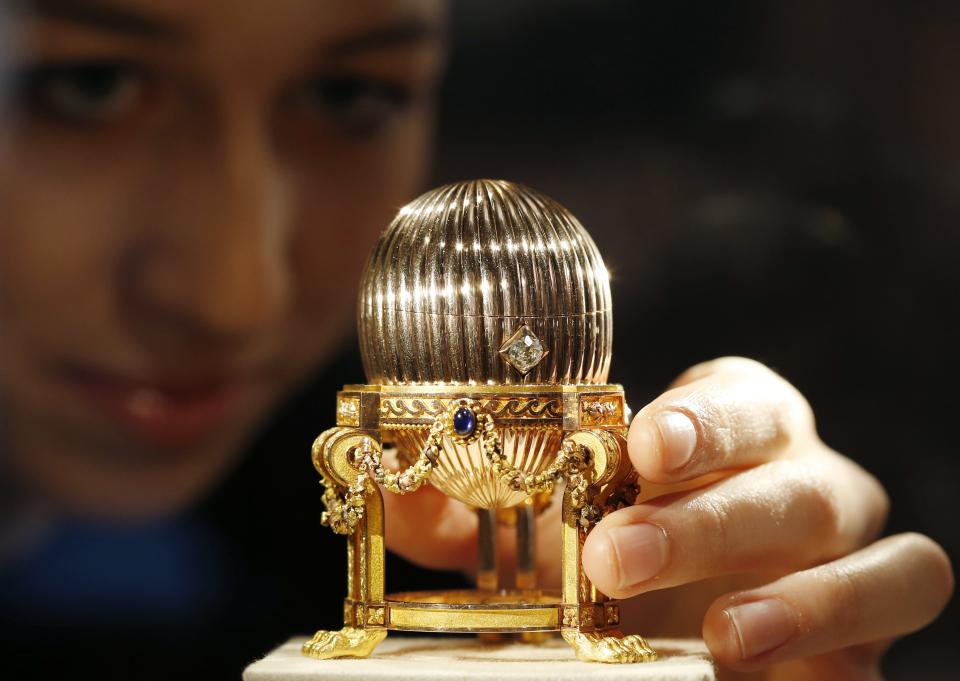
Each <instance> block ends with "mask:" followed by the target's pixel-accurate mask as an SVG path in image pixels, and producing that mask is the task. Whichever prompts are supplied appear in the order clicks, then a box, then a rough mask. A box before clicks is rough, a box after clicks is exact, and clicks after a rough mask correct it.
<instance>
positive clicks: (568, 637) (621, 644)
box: [562, 629, 657, 664]
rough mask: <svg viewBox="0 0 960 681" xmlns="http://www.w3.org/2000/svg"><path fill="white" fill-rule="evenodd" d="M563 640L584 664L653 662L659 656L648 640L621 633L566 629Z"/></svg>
mask: <svg viewBox="0 0 960 681" xmlns="http://www.w3.org/2000/svg"><path fill="white" fill-rule="evenodd" d="M562 634H563V639H564V640H565V641H566V642H567V643H569V644H570V646H571V647H572V648H573V651H574V652H575V653H576V654H577V657H578V658H579V659H581V660H583V661H584V662H608V663H610V662H612V663H618V664H624V663H630V662H652V661H653V660H656V659H657V654H656V653H655V652H654V651H653V648H651V647H650V645H649V644H648V643H647V641H646V639H644V638H643V637H642V636H637V635H636V634H631V635H629V636H624V635H623V634H621V633H620V632H615V633H601V632H597V631H588V632H579V631H574V630H570V629H565V630H564V631H563V632H562Z"/></svg>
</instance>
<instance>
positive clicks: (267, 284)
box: [127, 116, 290, 344]
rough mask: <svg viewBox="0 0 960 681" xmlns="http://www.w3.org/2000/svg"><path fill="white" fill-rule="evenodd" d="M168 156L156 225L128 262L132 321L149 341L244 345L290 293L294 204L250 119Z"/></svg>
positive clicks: (266, 138) (225, 125) (258, 128)
mask: <svg viewBox="0 0 960 681" xmlns="http://www.w3.org/2000/svg"><path fill="white" fill-rule="evenodd" d="M218 127H219V130H218V131H217V132H216V133H215V134H213V135H212V136H211V137H210V138H209V139H206V140H200V141H199V142H198V143H195V144H193V145H186V146H189V148H188V149H183V150H180V151H172V152H170V153H169V154H167V155H166V157H167V158H175V159H176V162H175V163H169V164H165V165H166V168H165V170H164V172H163V174H164V177H163V178H160V180H161V182H162V184H161V185H160V186H162V187H164V188H165V189H164V190H163V191H162V192H161V193H160V195H159V196H157V197H156V198H157V201H156V204H155V205H156V209H154V212H153V215H154V217H153V218H152V219H151V218H149V217H148V218H147V220H148V223H150V225H151V227H150V229H149V230H147V232H148V236H147V237H146V238H145V239H143V240H142V241H141V243H140V246H139V248H138V249H137V251H138V252H137V254H136V256H135V257H133V258H132V259H131V263H133V264H132V267H131V268H130V269H129V279H130V281H129V282H127V283H128V284H129V285H128V286H127V291H129V294H130V295H129V300H130V301H131V303H132V305H131V306H130V309H129V311H130V313H131V319H133V320H134V323H135V325H136V326H137V328H138V330H140V331H141V332H142V333H143V334H144V335H146V337H147V338H148V339H149V340H150V342H153V343H157V342H160V343H167V344H168V343H171V342H175V343H184V342H188V343H192V344H197V343H198V341H200V340H203V341H205V342H210V341H215V342H216V343H217V344H223V343H230V342H243V341H246V340H247V339H249V338H250V337H251V336H255V335H257V334H258V333H260V332H262V331H263V330H264V329H267V328H269V327H270V325H272V324H275V323H276V321H277V319H278V317H279V316H280V315H281V314H282V313H283V311H284V309H285V307H286V305H287V302H288V296H289V288H290V275H289V262H288V260H289V258H288V241H289V238H288V237H289V233H290V225H289V222H290V219H289V214H290V200H289V195H288V194H289V192H288V188H287V186H286V183H285V181H284V177H283V172H282V168H281V167H280V165H279V164H278V162H277V160H276V158H275V156H274V154H273V150H272V148H271V146H270V144H269V135H268V134H267V133H266V131H265V130H264V129H263V126H261V125H260V124H259V123H258V121H257V119H256V118H254V117H253V116H248V117H244V118H241V119H239V120H236V119H235V120H232V121H228V122H224V123H221V125H220V126H218Z"/></svg>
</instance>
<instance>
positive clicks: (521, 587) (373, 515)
mask: <svg viewBox="0 0 960 681" xmlns="http://www.w3.org/2000/svg"><path fill="white" fill-rule="evenodd" d="M625 410H626V407H625V404H624V396H623V390H622V388H621V387H620V386H618V385H564V384H550V385H494V386H464V385H459V386H404V385H352V386H345V387H344V389H343V391H341V392H340V393H338V402H337V427H335V428H332V429H330V430H328V431H326V432H325V433H323V434H322V435H321V436H320V437H319V438H317V440H316V442H315V443H314V446H313V463H314V466H315V467H316V469H317V470H318V471H319V472H320V475H321V477H322V481H323V483H324V484H325V485H326V487H327V489H326V492H325V494H324V503H325V504H326V507H327V512H326V513H325V514H324V522H325V524H327V525H329V526H330V527H331V528H332V529H333V530H334V531H336V532H338V533H341V534H346V535H348V539H349V541H348V551H349V554H348V555H349V559H348V572H347V584H348V595H347V598H346V600H345V601H344V618H343V619H344V627H343V628H342V629H340V630H339V631H318V632H317V633H316V635H315V636H314V637H313V638H312V639H311V640H310V641H308V642H307V643H305V644H304V646H303V652H304V654H306V655H309V656H311V657H316V658H331V657H365V656H367V655H369V654H370V653H371V652H372V651H373V649H374V648H375V647H376V646H377V644H379V643H380V642H381V641H383V639H384V638H385V637H386V635H387V631H390V630H394V631H426V632H519V633H523V634H525V635H528V636H530V635H533V634H534V632H551V631H559V632H560V633H561V635H562V636H563V638H564V639H565V640H566V641H567V642H568V643H569V644H570V645H571V646H572V647H573V649H574V650H575V651H576V654H577V657H579V658H580V659H581V660H586V661H598V662H640V661H647V660H652V659H654V658H655V653H654V652H653V650H651V649H650V647H649V646H648V645H647V643H646V641H645V640H644V639H643V638H642V637H640V636H635V635H631V636H624V635H623V634H621V633H620V632H619V631H618V630H617V626H618V624H619V622H620V610H619V605H618V604H617V602H616V601H613V600H611V599H609V598H607V597H606V596H604V595H603V594H602V593H600V592H599V591H597V589H596V588H595V587H594V586H593V585H592V584H591V583H590V581H589V580H588V579H587V577H586V575H585V574H584V572H583V568H582V564H581V560H580V551H581V548H582V546H583V541H584V538H585V537H586V534H587V532H589V530H590V528H591V527H592V526H593V524H595V523H596V521H597V520H599V519H600V518H601V517H602V516H603V515H604V514H605V513H607V512H610V511H611V510H615V509H617V508H620V507H622V506H624V505H628V504H631V503H633V501H634V499H635V497H636V494H637V481H636V475H635V473H634V472H633V469H632V467H631V465H630V462H629V459H628V458H627V455H626V442H625V435H626V425H625V423H626V419H625ZM387 445H394V446H396V447H397V451H398V454H399V457H400V460H401V464H402V465H403V466H404V468H403V469H402V470H398V471H394V470H388V469H387V468H385V467H384V466H383V465H382V464H381V454H382V451H383V447H385V446H387ZM411 453H417V455H416V457H415V458H414V456H413V455H412V454H411ZM428 479H429V481H430V483H431V484H432V485H434V486H435V487H437V488H438V489H440V490H441V491H443V492H444V493H446V494H448V495H450V496H452V497H454V498H457V499H460V500H461V501H463V502H464V503H467V504H469V505H471V506H474V507H475V508H477V509H478V510H477V513H478V514H479V518H480V528H479V548H480V551H479V561H480V565H479V575H478V588H477V589H476V590H470V591H442V592H419V593H400V594H393V595H385V594H384V543H383V541H384V537H383V533H384V529H383V528H384V523H383V520H384V519H383V498H382V496H381V489H380V487H381V486H382V487H383V488H384V489H386V490H387V491H389V492H392V493H399V494H404V493H406V492H411V491H414V490H416V489H417V488H418V487H420V485H422V484H423V483H424V482H425V481H427V480H428ZM559 482H564V483H565V488H564V492H563V501H562V504H563V506H562V523H563V527H562V555H561V556H560V560H561V563H562V580H563V581H562V589H561V591H560V592H558V593H555V592H549V591H543V590H539V589H537V584H536V556H535V516H536V514H537V512H538V511H539V510H541V509H542V507H543V506H544V505H546V504H547V503H549V498H550V493H551V492H552V490H553V487H554V485H555V484H557V483H559ZM503 509H512V510H513V512H514V513H515V518H516V528H517V556H518V558H517V578H516V581H517V584H516V586H515V588H513V589H503V588H501V586H500V584H499V583H498V580H497V570H496V565H497V563H496V541H495V529H496V513H497V511H498V510H501V511H502V510H503Z"/></svg>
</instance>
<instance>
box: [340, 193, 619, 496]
mask: <svg viewBox="0 0 960 681" xmlns="http://www.w3.org/2000/svg"><path fill="white" fill-rule="evenodd" d="M358 307H359V309H358V327H359V328H358V330H359V337H360V348H361V353H362V358H363V366H364V370H365V372H366V377H367V382H368V383H369V384H378V385H381V386H385V387H386V386H462V387H463V393H464V395H469V393H470V387H471V386H503V387H504V391H503V393H502V395H500V394H498V397H496V398H494V399H495V400H500V402H501V404H498V405H494V406H495V407H497V408H498V409H501V411H502V410H504V409H505V410H506V411H507V412H509V411H510V409H511V404H510V400H511V395H512V394H522V393H523V392H524V391H525V390H531V389H533V386H536V389H538V390H542V389H543V388H544V387H545V386H560V385H597V384H604V383H606V381H607V375H608V373H609V369H610V357H611V331H612V328H611V327H612V312H611V302H610V284H609V278H608V275H607V270H606V268H605V267H604V264H603V260H602V258H601V257H600V253H599V251H598V250H597V247H596V245H595V244H594V243H593V240H592V239H591V238H590V235H589V234H588V233H587V231H586V230H585V229H584V228H583V226H582V225H581V224H580V223H579V222H578V221H577V219H576V218H575V217H574V216H573V215H572V214H571V213H570V212H569V211H568V210H567V209H565V208H564V207H563V206H561V205H560V204H558V203H557V202H556V201H554V200H552V199H550V198H548V197H546V196H544V195H542V194H540V193H538V192H536V191H533V190H531V189H529V188H527V187H524V186H522V185H519V184H514V183H511V182H505V181H501V180H475V181H469V182H461V183H457V184H451V185H447V186H444V187H440V188H438V189H434V190H432V191H430V192H428V193H426V194H424V195H423V196H421V197H419V198H418V199H416V200H414V201H413V202H411V203H410V204H408V205H407V206H405V207H403V208H402V209H401V210H400V211H399V213H398V215H397V216H396V218H395V219H394V220H393V222H392V223H391V224H390V225H389V226H388V227H387V229H386V230H385V231H384V232H383V233H382V234H381V236H380V239H379V241H378V243H377V245H376V247H375V248H374V250H373V253H372V254H371V256H370V259H369V261H368V263H367V266H366V269H365V271H364V274H363V277H362V279H361V289H360V297H359V305H358ZM423 406H424V411H425V413H431V412H430V405H423ZM527 408H529V403H528V405H527ZM534 408H535V407H534ZM544 408H545V409H548V408H550V407H549V403H544ZM499 431H500V433H501V437H502V438H503V441H502V451H503V453H504V455H505V456H506V457H507V460H508V461H509V462H510V464H511V465H513V466H516V467H517V468H518V469H520V470H521V471H523V472H525V473H528V474H536V473H538V472H539V471H541V470H542V469H543V468H545V467H546V466H548V465H549V464H550V462H551V461H552V460H553V459H554V458H555V457H556V454H557V452H558V450H559V448H560V442H561V438H562V432H561V429H560V428H559V427H558V428H556V429H553V430H551V429H543V428H537V429H531V428H524V427H522V426H510V427H504V428H500V429H499ZM427 435H428V433H427V431H426V430H425V429H423V428H420V429H418V428H410V427H406V428H397V429H395V430H392V431H390V430H385V432H384V433H383V436H384V439H385V441H391V442H392V443H393V444H394V445H395V446H396V448H397V450H398V454H399V457H400V459H401V461H404V462H409V461H412V460H413V459H415V458H416V456H417V454H418V452H419V451H420V450H421V449H422V447H423V445H424V443H425V442H426V438H427ZM430 483H431V484H433V485H434V486H435V487H437V488H438V489H440V490H441V491H443V492H444V493H445V494H447V495H449V496H452V497H454V498H457V499H460V500H461V501H463V502H465V503H467V504H468V505H471V506H474V507H479V508H505V507H510V506H514V505H516V504H519V503H521V502H523V501H524V499H525V498H526V495H525V494H524V493H522V492H520V491H517V490H514V489H511V488H509V487H508V486H507V485H505V484H504V483H503V482H502V481H501V480H499V479H498V477H497V476H496V474H495V473H494V472H493V471H492V470H491V468H490V467H489V466H488V465H486V464H485V462H484V458H483V453H482V451H481V449H480V444H479V443H477V442H473V443H464V442H462V441H454V440H453V439H451V438H449V437H447V438H445V439H444V441H443V456H441V457H439V461H438V463H437V466H436V468H435V470H434V471H433V474H432V477H431V478H430Z"/></svg>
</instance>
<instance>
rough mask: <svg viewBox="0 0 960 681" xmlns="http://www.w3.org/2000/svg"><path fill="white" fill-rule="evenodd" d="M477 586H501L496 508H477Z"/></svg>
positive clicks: (491, 589)
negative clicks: (498, 566) (498, 565)
mask: <svg viewBox="0 0 960 681" xmlns="http://www.w3.org/2000/svg"><path fill="white" fill-rule="evenodd" d="M477 588H478V589H481V590H482V591H497V590H498V589H499V588H500V578H499V572H498V568H497V511H496V509H488V508H478V509H477Z"/></svg>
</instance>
